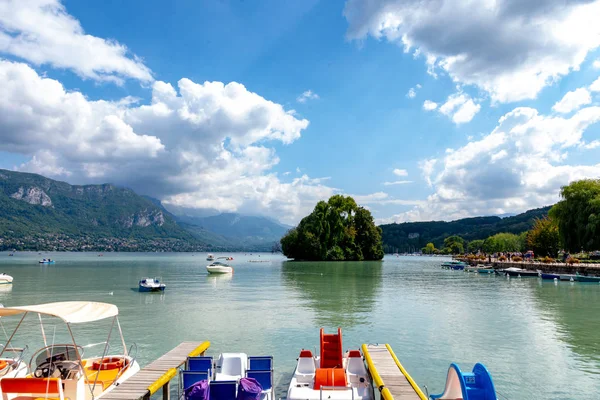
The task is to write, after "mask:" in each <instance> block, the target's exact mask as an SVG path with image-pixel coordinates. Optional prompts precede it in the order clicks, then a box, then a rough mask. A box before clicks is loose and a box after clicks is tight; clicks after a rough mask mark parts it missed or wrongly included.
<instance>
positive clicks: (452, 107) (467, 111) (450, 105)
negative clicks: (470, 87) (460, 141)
mask: <svg viewBox="0 0 600 400" xmlns="http://www.w3.org/2000/svg"><path fill="white" fill-rule="evenodd" d="M480 109H481V106H480V105H479V104H475V102H474V101H473V99H471V97H469V95H467V94H465V93H462V92H458V93H455V94H452V95H450V96H448V99H447V100H446V102H445V103H444V104H442V105H441V106H440V108H439V111H440V112H441V113H442V114H444V115H446V116H448V117H450V118H451V119H452V121H453V122H454V123H455V124H463V123H466V122H469V121H471V120H472V119H473V117H474V116H475V114H477V113H478V112H479V110H480Z"/></svg>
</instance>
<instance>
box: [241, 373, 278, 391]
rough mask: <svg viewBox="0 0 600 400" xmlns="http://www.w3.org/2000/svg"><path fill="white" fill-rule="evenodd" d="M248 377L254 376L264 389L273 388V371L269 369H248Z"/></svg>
mask: <svg viewBox="0 0 600 400" xmlns="http://www.w3.org/2000/svg"><path fill="white" fill-rule="evenodd" d="M246 377H248V378H254V379H256V380H257V381H258V383H260V386H262V388H263V390H271V388H272V387H273V379H272V378H273V371H271V370H268V371H253V370H248V371H246Z"/></svg>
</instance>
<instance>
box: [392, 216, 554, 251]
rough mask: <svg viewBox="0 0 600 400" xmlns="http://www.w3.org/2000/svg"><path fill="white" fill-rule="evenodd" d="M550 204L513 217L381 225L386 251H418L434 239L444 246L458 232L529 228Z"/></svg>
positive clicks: (477, 235) (470, 236)
mask: <svg viewBox="0 0 600 400" xmlns="http://www.w3.org/2000/svg"><path fill="white" fill-rule="evenodd" d="M548 210H550V206H549V207H544V208H538V209H535V210H529V211H527V212H524V213H522V214H518V215H515V216H512V217H506V218H500V217H476V218H464V219H459V220H456V221H451V222H444V221H431V222H406V223H402V224H386V225H381V229H382V230H383V235H382V237H383V245H384V249H385V251H386V252H394V251H399V252H410V251H418V250H420V249H421V248H423V247H424V246H425V245H426V244H427V243H429V242H432V243H433V244H434V245H435V246H436V247H437V248H441V247H443V246H442V244H443V242H444V238H446V237H448V236H451V235H459V236H461V237H462V238H464V239H465V240H468V241H469V240H475V239H485V238H487V237H488V236H491V235H494V234H496V233H500V232H509V233H517V234H518V233H521V232H525V231H527V230H529V229H530V228H531V226H532V225H533V221H534V220H535V219H536V218H541V217H544V216H546V215H548Z"/></svg>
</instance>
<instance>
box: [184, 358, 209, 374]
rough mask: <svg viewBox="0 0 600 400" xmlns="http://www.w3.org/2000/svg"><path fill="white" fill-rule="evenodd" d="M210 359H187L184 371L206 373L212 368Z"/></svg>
mask: <svg viewBox="0 0 600 400" xmlns="http://www.w3.org/2000/svg"><path fill="white" fill-rule="evenodd" d="M212 363H213V359H212V357H188V359H187V363H186V369H187V370H188V371H206V370H208V369H211V368H212Z"/></svg>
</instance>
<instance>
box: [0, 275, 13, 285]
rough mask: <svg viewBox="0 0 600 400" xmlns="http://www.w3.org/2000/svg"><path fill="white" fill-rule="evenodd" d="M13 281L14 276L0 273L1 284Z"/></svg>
mask: <svg viewBox="0 0 600 400" xmlns="http://www.w3.org/2000/svg"><path fill="white" fill-rule="evenodd" d="M11 283H13V277H12V276H10V275H7V274H5V273H4V272H3V273H0V285H9V284H11Z"/></svg>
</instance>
